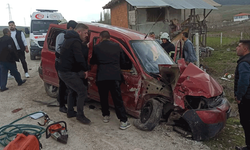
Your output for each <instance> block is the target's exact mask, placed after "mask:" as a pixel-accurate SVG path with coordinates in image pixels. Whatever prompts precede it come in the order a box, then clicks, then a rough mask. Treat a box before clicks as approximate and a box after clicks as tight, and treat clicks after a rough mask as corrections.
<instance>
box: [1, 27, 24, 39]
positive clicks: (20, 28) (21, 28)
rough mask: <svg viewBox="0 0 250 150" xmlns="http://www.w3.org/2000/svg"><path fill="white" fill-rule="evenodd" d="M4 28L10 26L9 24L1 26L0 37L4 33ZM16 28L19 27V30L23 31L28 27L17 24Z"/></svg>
mask: <svg viewBox="0 0 250 150" xmlns="http://www.w3.org/2000/svg"><path fill="white" fill-rule="evenodd" d="M4 28H9V26H0V37H1V36H2V35H3V29H4ZM16 28H17V29H18V30H22V31H23V32H24V31H25V28H26V27H23V26H17V27H16Z"/></svg>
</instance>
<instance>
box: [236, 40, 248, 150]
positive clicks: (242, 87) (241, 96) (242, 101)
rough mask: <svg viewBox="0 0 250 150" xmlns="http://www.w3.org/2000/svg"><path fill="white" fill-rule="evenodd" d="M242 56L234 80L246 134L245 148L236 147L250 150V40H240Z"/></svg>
mask: <svg viewBox="0 0 250 150" xmlns="http://www.w3.org/2000/svg"><path fill="white" fill-rule="evenodd" d="M236 53H237V55H238V56H240V58H239V60H238V61H237V67H236V70H235V80H234V95H235V100H236V102H237V103H238V109H239V115H240V123H241V125H242V127H243V129H244V133H245V142H246V146H245V147H235V149H236V150H250V116H249V114H250V109H249V107H250V40H240V42H239V45H238V46H237V47H236Z"/></svg>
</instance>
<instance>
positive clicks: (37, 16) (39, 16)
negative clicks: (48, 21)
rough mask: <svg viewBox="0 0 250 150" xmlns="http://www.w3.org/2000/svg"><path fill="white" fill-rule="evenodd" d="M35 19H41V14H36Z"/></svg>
mask: <svg viewBox="0 0 250 150" xmlns="http://www.w3.org/2000/svg"><path fill="white" fill-rule="evenodd" d="M35 17H36V19H42V18H43V17H44V15H43V14H36V15H35Z"/></svg>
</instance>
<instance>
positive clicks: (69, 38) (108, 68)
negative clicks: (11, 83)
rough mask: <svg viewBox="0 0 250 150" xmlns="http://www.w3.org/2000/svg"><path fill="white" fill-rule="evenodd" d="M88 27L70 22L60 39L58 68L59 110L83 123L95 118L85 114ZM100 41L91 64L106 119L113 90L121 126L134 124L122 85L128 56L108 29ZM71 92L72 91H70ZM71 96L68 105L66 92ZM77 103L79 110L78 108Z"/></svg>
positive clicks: (56, 62) (58, 43)
mask: <svg viewBox="0 0 250 150" xmlns="http://www.w3.org/2000/svg"><path fill="white" fill-rule="evenodd" d="M87 38H88V26H86V25H85V24H82V23H76V22H75V21H73V20H71V21H69V22H68V23H67V31H66V32H62V33H60V34H59V35H58V36H57V38H56V60H55V68H56V70H57V72H58V76H59V96H58V102H59V104H60V108H59V111H60V112H63V113H67V117H68V118H72V117H76V119H77V120H78V121H80V122H81V123H83V124H90V123H91V121H90V119H89V118H87V117H86V116H85V114H84V110H83V108H84V103H85V101H86V100H87V88H88V82H87V77H88V71H89V70H90V65H89V64H88V61H87V60H88V41H87ZM99 39H100V43H99V44H97V45H95V46H94V49H93V53H92V58H91V59H90V64H93V65H94V64H96V65H97V68H98V69H97V76H96V85H97V87H98V92H99V96H100V101H101V107H102V116H103V122H104V123H108V122H109V120H110V111H109V104H108V95H109V92H110V93H111V96H112V99H113V102H114V106H115V112H116V115H117V117H118V119H119V120H120V127H119V128H120V129H123V130H124V129H127V128H129V127H130V126H131V125H130V123H129V122H128V118H127V116H126V110H125V107H124V104H123V100H122V96H121V89H120V84H121V80H122V73H121V68H120V66H121V65H122V63H125V59H124V55H123V52H122V49H121V47H120V46H119V44H117V43H114V42H112V41H110V34H109V32H108V31H102V32H101V33H100V36H99ZM66 91H68V92H66ZM66 93H67V94H68V95H67V107H66V101H65V94H66ZM75 102H76V107H77V111H75V110H74V104H75Z"/></svg>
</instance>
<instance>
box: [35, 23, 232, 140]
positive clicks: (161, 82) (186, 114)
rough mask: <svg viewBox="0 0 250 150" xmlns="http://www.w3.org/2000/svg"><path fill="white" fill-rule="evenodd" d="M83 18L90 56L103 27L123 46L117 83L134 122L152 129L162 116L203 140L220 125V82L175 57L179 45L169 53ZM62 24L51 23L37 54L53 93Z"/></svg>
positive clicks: (224, 105) (224, 114)
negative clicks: (120, 80)
mask: <svg viewBox="0 0 250 150" xmlns="http://www.w3.org/2000/svg"><path fill="white" fill-rule="evenodd" d="M85 24H86V25H87V26H88V27H89V59H90V58H91V56H92V51H93V46H94V45H96V44H98V43H99V34H100V32H101V31H103V30H107V31H109V33H110V35H111V40H112V41H114V42H116V43H118V44H119V45H120V46H121V48H122V49H123V51H124V55H125V58H126V62H127V64H128V65H127V66H126V67H122V73H123V76H124V79H125V82H124V83H122V85H121V90H122V97H123V101H124V105H125V108H126V111H127V113H128V114H130V115H132V116H134V117H135V118H138V119H136V120H135V121H134V125H135V126H136V127H137V128H139V129H141V130H153V129H154V128H155V126H157V125H158V124H159V122H160V120H161V119H165V120H166V121H167V123H168V124H170V125H173V126H174V127H175V129H176V131H179V132H181V133H182V134H184V135H186V136H188V137H192V138H193V139H194V140H207V139H209V138H212V137H214V136H216V135H217V134H218V133H219V132H220V131H221V130H222V129H223V127H224V126H225V123H226V120H227V118H228V116H229V113H230V105H229V103H228V101H227V99H226V98H225V97H224V95H223V88H222V87H221V86H220V85H219V84H218V83H217V82H216V81H215V80H214V79H213V78H212V77H211V76H209V75H208V74H207V73H205V72H203V71H202V70H201V69H199V68H198V67H196V66H195V65H194V64H192V63H190V64H189V65H186V64H185V62H184V60H183V59H180V58H181V53H182V52H181V46H178V44H176V52H175V57H174V59H171V58H170V57H169V56H168V54H167V53H166V52H165V51H164V50H163V48H162V47H161V46H160V45H159V44H158V43H157V42H156V41H154V40H153V39H151V38H145V34H142V33H139V32H136V31H134V30H130V29H125V28H118V27H114V26H110V25H104V24H98V23H85ZM63 30H66V25H65V24H62V25H55V24H51V25H50V27H49V30H48V33H47V37H46V39H45V43H44V46H43V49H42V54H41V64H40V67H39V74H40V77H41V78H42V80H43V81H44V86H45V90H46V92H47V93H48V95H50V96H52V97H56V96H57V94H58V88H57V87H58V76H57V73H56V70H55V68H54V66H55V65H54V63H55V40H56V36H57V35H58V34H59V33H61V32H62V31H63ZM177 43H180V41H178V42H177ZM96 69H97V66H95V65H94V66H91V70H90V71H89V77H88V84H89V88H88V94H89V95H88V97H89V98H90V99H93V100H96V101H99V100H100V99H99V95H98V89H97V86H96V84H95V80H96ZM109 98H110V100H109V104H110V106H111V107H113V102H112V100H111V97H109Z"/></svg>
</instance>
